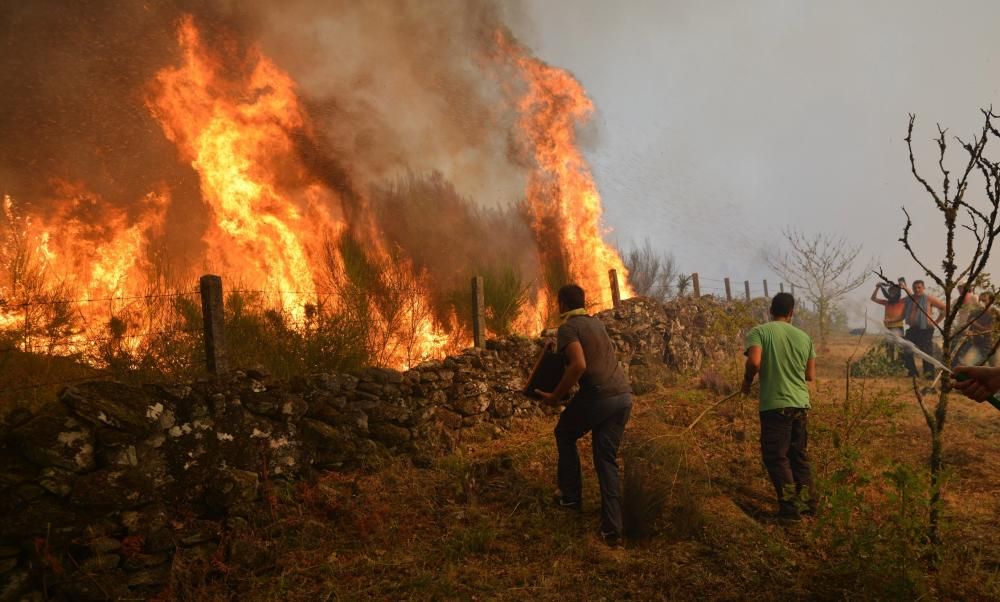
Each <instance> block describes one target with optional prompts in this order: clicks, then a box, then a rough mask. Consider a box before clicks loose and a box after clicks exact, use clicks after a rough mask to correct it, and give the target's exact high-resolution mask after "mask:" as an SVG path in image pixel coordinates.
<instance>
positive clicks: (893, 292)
mask: <svg viewBox="0 0 1000 602" xmlns="http://www.w3.org/2000/svg"><path fill="white" fill-rule="evenodd" d="M902 296H903V294H902V291H901V290H900V288H899V285H897V284H890V285H889V286H888V287H887V288H886V289H885V298H886V299H887V300H888V301H889V302H890V303H896V302H897V301H899V298H900V297H902Z"/></svg>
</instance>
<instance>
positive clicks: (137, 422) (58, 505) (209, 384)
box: [0, 299, 718, 602]
mask: <svg viewBox="0 0 1000 602" xmlns="http://www.w3.org/2000/svg"><path fill="white" fill-rule="evenodd" d="M685 311H687V310H685ZM695 313H697V312H695ZM685 316H688V314H686V313H684V312H678V311H672V310H671V309H670V308H669V307H668V308H664V307H663V306H661V305H658V304H657V303H655V302H652V301H649V300H644V299H634V300H629V301H626V302H625V303H624V304H623V306H622V308H620V309H619V310H617V311H608V312H603V313H602V314H600V317H601V318H602V319H603V320H604V321H605V323H606V325H607V328H608V332H609V333H610V335H611V336H612V338H613V339H614V341H615V342H616V345H617V347H618V350H619V353H620V356H621V358H620V359H621V361H622V363H623V364H624V365H625V366H630V365H637V364H647V363H649V362H660V361H661V360H662V359H667V360H668V364H670V365H675V366H684V367H690V366H692V365H694V364H696V363H697V362H698V361H699V359H700V358H701V357H703V356H705V353H704V352H697V353H696V352H692V351H689V349H691V350H695V351H697V350H698V349H700V347H699V345H702V343H698V342H694V343H690V344H689V343H685V345H687V346H686V347H680V341H681V340H683V339H684V336H685V335H686V334H687V335H689V336H690V335H691V333H693V332H694V330H686V329H685V328H686V327H685V328H681V326H679V324H680V323H681V322H683V321H684V320H686V319H688V318H687V317H685ZM552 334H553V333H551V332H550V333H548V335H549V336H551V335H552ZM668 340H669V341H670V344H669V345H668V344H667V342H668ZM544 342H545V339H537V340H530V339H525V338H516V337H511V338H505V339H501V340H492V341H489V342H488V344H487V348H486V349H484V350H469V351H466V352H465V353H463V354H461V355H458V356H455V357H449V358H447V359H444V360H441V361H432V362H426V363H424V364H421V365H419V366H416V367H415V368H413V369H412V370H408V371H405V372H399V371H396V370H390V369H383V368H370V369H367V370H363V371H361V372H358V373H354V374H316V375H310V376H305V377H302V378H298V379H295V380H293V381H291V382H282V383H279V382H271V381H270V379H269V378H268V377H267V375H266V374H263V373H262V372H259V371H253V370H250V371H244V372H234V373H232V374H231V375H229V376H228V377H226V378H225V379H221V380H202V381H198V382H192V383H186V384H178V385H163V384H156V385H146V386H134V385H128V384H122V383H117V382H97V381H95V382H88V383H82V384H79V385H76V386H72V387H67V388H66V389H65V390H63V391H62V393H61V394H60V395H59V398H58V399H57V400H54V401H53V402H52V403H50V404H49V405H47V406H45V407H42V408H39V409H37V410H36V411H33V412H28V411H24V410H16V411H13V412H11V413H10V414H9V415H8V417H7V420H6V422H5V423H4V424H3V425H0V511H2V513H3V517H4V520H3V521H2V523H0V602H2V601H3V600H14V599H21V598H22V597H25V596H26V597H27V598H28V599H43V597H47V598H57V599H58V598H62V599H117V598H120V597H121V598H125V597H131V598H137V597H138V598H141V597H143V596H148V595H152V594H155V593H157V592H159V591H162V590H163V589H164V588H165V587H166V586H167V585H168V580H169V576H170V571H171V563H172V558H173V557H174V554H175V552H176V551H177V550H184V551H185V553H186V554H187V555H190V554H196V555H202V556H204V557H206V558H215V557H222V558H224V559H225V560H226V561H227V562H230V563H234V564H236V565H237V566H239V565H240V564H241V563H243V564H247V563H249V564H251V565H252V564H253V562H254V561H255V560H254V558H255V554H254V552H253V551H252V550H251V551H249V552H248V551H247V550H244V549H242V548H240V547H239V545H238V544H232V545H228V544H225V543H224V542H226V541H239V539H238V538H229V537H226V534H227V533H230V532H233V531H237V532H238V531H239V530H240V529H242V528H245V527H246V525H247V524H248V519H249V518H250V517H251V516H252V515H253V514H254V513H255V512H259V504H260V501H259V500H260V498H261V494H262V490H263V489H265V488H266V487H267V486H268V483H271V482H274V480H276V479H281V480H289V481H295V480H300V479H308V478H310V477H311V476H312V475H313V474H314V473H315V472H316V471H323V470H345V469H353V468H359V467H361V468H363V467H372V466H377V465H378V463H379V461H380V460H381V459H383V458H385V457H387V456H388V455H390V454H397V453H406V454H409V455H410V456H411V457H412V458H413V461H414V463H415V464H417V465H422V464H429V463H430V462H431V458H432V456H433V455H434V454H436V453H439V452H441V451H443V450H448V449H451V448H454V447H455V446H456V445H457V444H459V443H461V442H462V441H463V439H467V438H470V437H474V436H480V437H481V436H483V434H484V433H485V434H486V435H487V436H489V435H491V434H498V433H501V432H502V431H503V429H505V428H507V427H509V426H510V425H511V424H512V421H514V420H516V419H519V418H526V417H537V416H543V415H546V414H555V413H557V412H558V410H556V409H553V408H550V407H543V406H540V405H539V404H538V403H537V402H534V401H532V400H530V399H527V398H526V397H524V396H523V395H521V393H520V391H521V390H522V389H523V387H524V379H525V378H526V375H527V373H528V372H529V370H530V368H531V366H532V364H533V362H534V359H535V357H536V356H537V354H538V353H539V351H540V349H541V348H542V345H543V344H544ZM712 344H713V345H717V344H718V341H717V340H713V341H712ZM675 348H681V349H683V351H677V350H676V349H675ZM682 353H687V354H688V355H687V359H685V360H684V361H680V360H678V357H680V354H682ZM698 353H701V355H699V354H698ZM671 362H673V363H672V364H671ZM234 545H236V547H235V548H234V547H233V546H234ZM220 555H221V556H220ZM43 589H44V593H43Z"/></svg>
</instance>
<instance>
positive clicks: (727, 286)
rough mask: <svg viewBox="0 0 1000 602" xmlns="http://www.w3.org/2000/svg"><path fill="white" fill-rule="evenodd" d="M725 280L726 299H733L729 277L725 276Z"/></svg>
mask: <svg viewBox="0 0 1000 602" xmlns="http://www.w3.org/2000/svg"><path fill="white" fill-rule="evenodd" d="M723 281H724V282H725V283H726V301H732V300H733V289H732V288H731V287H730V286H729V278H724V279H723Z"/></svg>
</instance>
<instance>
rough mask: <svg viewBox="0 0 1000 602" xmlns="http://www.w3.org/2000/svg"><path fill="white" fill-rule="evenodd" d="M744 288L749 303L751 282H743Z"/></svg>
mask: <svg viewBox="0 0 1000 602" xmlns="http://www.w3.org/2000/svg"><path fill="white" fill-rule="evenodd" d="M743 288H744V289H745V290H746V293H747V301H749V300H750V281H749V280H744V281H743Z"/></svg>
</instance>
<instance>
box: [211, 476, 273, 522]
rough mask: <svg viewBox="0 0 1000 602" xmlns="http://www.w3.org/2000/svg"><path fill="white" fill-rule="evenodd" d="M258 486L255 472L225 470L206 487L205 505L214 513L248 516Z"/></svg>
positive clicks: (258, 482)
mask: <svg viewBox="0 0 1000 602" xmlns="http://www.w3.org/2000/svg"><path fill="white" fill-rule="evenodd" d="M259 485H260V479H259V477H258V476H257V473H256V472H250V471H246V470H237V469H235V468H226V469H223V470H220V471H218V473H217V474H216V476H215V477H214V478H213V479H212V480H211V482H210V483H208V484H207V485H206V488H205V503H206V504H208V506H209V508H210V509H211V510H213V511H214V512H218V513H224V514H239V515H248V514H250V512H251V511H252V503H253V502H254V500H256V499H257V490H258V487H259Z"/></svg>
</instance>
